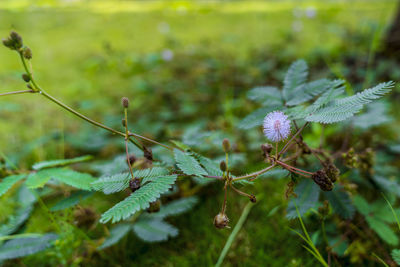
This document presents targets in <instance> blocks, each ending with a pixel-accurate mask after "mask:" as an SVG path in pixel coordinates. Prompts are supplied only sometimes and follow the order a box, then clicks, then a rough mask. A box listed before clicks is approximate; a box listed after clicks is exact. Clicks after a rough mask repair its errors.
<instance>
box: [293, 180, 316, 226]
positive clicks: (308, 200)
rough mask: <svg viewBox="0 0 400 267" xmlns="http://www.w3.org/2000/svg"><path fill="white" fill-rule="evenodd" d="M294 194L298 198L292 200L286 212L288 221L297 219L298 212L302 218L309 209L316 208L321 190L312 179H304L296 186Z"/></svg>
mask: <svg viewBox="0 0 400 267" xmlns="http://www.w3.org/2000/svg"><path fill="white" fill-rule="evenodd" d="M294 192H295V193H296V195H297V196H298V197H297V198H295V197H291V198H290V202H289V205H288V207H287V210H286V217H287V218H288V219H295V218H297V217H298V214H297V211H298V212H299V214H300V215H301V216H302V215H304V214H305V213H306V212H307V211H308V210H309V209H311V208H314V207H315V206H316V204H317V202H318V198H319V194H320V189H319V187H318V185H317V184H315V183H314V182H313V181H311V180H310V179H303V180H302V181H301V182H300V183H299V184H298V185H297V186H296V188H295V190H294Z"/></svg>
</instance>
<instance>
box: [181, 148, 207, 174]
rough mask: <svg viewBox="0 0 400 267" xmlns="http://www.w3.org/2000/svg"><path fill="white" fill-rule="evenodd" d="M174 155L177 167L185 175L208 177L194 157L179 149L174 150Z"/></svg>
mask: <svg viewBox="0 0 400 267" xmlns="http://www.w3.org/2000/svg"><path fill="white" fill-rule="evenodd" d="M174 155H175V160H176V163H177V166H178V168H179V169H180V170H181V171H183V173H185V174H187V175H197V176H202V175H207V172H206V171H205V170H204V169H203V168H202V167H201V166H200V164H199V162H198V161H197V160H196V159H195V158H194V157H193V156H192V155H190V154H188V153H185V152H182V151H180V150H178V149H175V150H174Z"/></svg>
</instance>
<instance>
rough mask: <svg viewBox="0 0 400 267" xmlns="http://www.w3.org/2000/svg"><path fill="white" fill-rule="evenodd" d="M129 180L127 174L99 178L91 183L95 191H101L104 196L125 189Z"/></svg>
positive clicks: (128, 174) (129, 177)
mask: <svg viewBox="0 0 400 267" xmlns="http://www.w3.org/2000/svg"><path fill="white" fill-rule="evenodd" d="M130 179H131V176H130V173H129V172H124V173H118V174H115V175H111V176H104V177H100V178H99V179H97V180H96V181H94V182H92V183H91V186H92V188H93V189H94V190H96V191H103V193H104V194H112V193H115V192H120V191H122V190H124V189H126V188H127V187H128V185H129V180H130Z"/></svg>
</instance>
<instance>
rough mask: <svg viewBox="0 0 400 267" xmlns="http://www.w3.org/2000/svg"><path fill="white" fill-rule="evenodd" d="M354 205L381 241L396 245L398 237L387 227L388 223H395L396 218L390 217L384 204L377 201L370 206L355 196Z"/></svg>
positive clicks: (389, 211) (399, 211) (388, 210)
mask: <svg viewBox="0 0 400 267" xmlns="http://www.w3.org/2000/svg"><path fill="white" fill-rule="evenodd" d="M354 205H355V206H356V208H357V210H358V211H359V212H360V213H361V214H363V215H364V216H365V218H366V221H367V222H368V225H369V227H371V229H372V230H374V231H375V232H376V233H377V234H378V236H379V237H380V238H382V240H384V241H385V242H386V243H388V244H390V245H398V243H399V239H398V237H397V236H396V234H395V232H394V231H393V230H392V229H391V228H390V227H389V226H388V223H394V222H396V217H394V216H392V214H391V210H390V209H389V208H388V207H387V205H386V203H384V202H382V201H377V202H374V203H372V205H371V204H370V203H368V202H367V201H366V200H365V199H364V198H363V197H362V196H360V195H357V196H355V197H354ZM396 213H398V214H400V210H397V211H396ZM396 213H395V214H396Z"/></svg>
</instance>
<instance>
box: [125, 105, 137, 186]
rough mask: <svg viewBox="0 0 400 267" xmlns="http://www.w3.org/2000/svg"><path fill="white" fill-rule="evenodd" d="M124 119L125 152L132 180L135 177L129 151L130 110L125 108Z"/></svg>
mask: <svg viewBox="0 0 400 267" xmlns="http://www.w3.org/2000/svg"><path fill="white" fill-rule="evenodd" d="M124 117H125V122H124V126H125V151H126V161H127V163H128V166H129V171H130V173H131V176H132V180H133V179H135V177H134V176H133V171H132V165H131V161H130V159H129V150H128V138H129V135H128V134H129V131H128V109H127V108H124Z"/></svg>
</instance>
